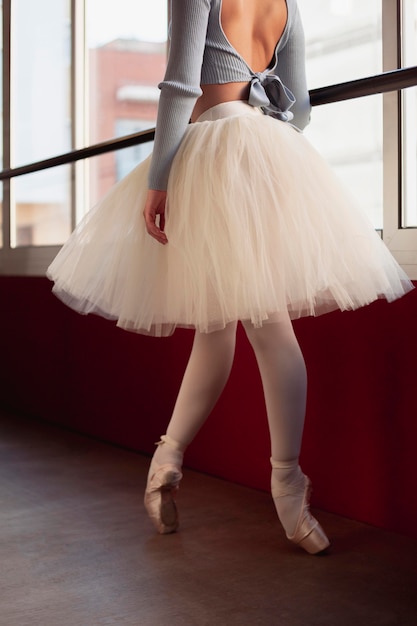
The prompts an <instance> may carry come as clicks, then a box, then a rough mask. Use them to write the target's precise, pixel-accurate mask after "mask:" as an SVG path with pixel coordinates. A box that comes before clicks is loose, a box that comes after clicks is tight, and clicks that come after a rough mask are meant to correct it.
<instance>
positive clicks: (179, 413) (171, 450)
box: [145, 323, 236, 534]
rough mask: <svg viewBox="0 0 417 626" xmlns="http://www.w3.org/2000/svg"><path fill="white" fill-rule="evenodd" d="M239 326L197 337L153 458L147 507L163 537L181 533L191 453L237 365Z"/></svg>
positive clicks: (147, 487)
mask: <svg viewBox="0 0 417 626" xmlns="http://www.w3.org/2000/svg"><path fill="white" fill-rule="evenodd" d="M235 342H236V323H232V324H228V325H227V326H226V328H224V329H223V330H220V331H215V332H212V333H208V334H203V333H198V332H196V334H195V337H194V343H193V348H192V351H191V355H190V359H189V361H188V365H187V368H186V370H185V374H184V377H183V380H182V384H181V388H180V391H179V394H178V398H177V401H176V404H175V407H174V412H173V414H172V417H171V420H170V422H169V425H168V429H167V433H166V435H163V436H162V437H161V441H160V442H159V444H158V447H157V449H156V451H155V454H154V456H153V458H152V462H151V466H150V468H149V474H148V482H147V485H146V491H145V507H146V509H147V511H148V513H149V516H150V518H151V519H152V521H153V522H154V524H155V526H156V528H157V530H158V532H160V533H162V534H165V533H171V532H174V531H175V530H177V528H178V515H177V509H176V506H175V500H174V497H175V493H176V491H177V489H178V483H179V481H180V479H181V476H182V474H181V465H182V457H183V452H184V450H185V448H186V447H187V446H188V444H189V443H190V442H191V441H192V439H193V438H194V436H195V435H196V433H197V432H198V430H199V429H200V428H201V426H202V425H203V424H204V422H205V420H206V419H207V417H208V415H209V413H210V411H211V410H212V408H213V406H214V405H215V403H216V401H217V399H218V397H219V396H220V394H221V392H222V390H223V388H224V386H225V384H226V382H227V379H228V377H229V374H230V370H231V367H232V363H233V357H234V351H235Z"/></svg>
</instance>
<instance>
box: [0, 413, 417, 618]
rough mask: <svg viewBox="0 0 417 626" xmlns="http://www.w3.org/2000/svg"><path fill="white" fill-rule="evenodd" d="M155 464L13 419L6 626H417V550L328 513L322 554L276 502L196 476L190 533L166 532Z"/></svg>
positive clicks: (3, 458)
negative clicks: (151, 493)
mask: <svg viewBox="0 0 417 626" xmlns="http://www.w3.org/2000/svg"><path fill="white" fill-rule="evenodd" d="M148 463H149V459H147V458H146V457H143V456H140V455H137V454H135V453H132V452H128V451H125V450H121V449H118V448H116V447H113V446H110V445H106V444H103V443H100V442H96V441H94V440H91V439H89V438H86V437H82V436H79V435H77V434H74V433H70V432H67V431H64V430H61V429H58V428H56V427H53V426H50V425H47V424H44V423H42V422H37V421H30V420H25V419H23V418H20V417H19V418H18V417H16V416H10V415H5V414H3V415H2V416H1V418H0V502H1V506H0V568H1V569H0V625H1V626H29V625H30V626H96V625H97V626H99V625H106V626H110V625H117V626H119V625H120V626H139V625H140V626H214V625H216V626H229V625H230V626H234V625H236V626H238V625H239V626H244V625H250V626H252V625H253V626H254V625H257V624H259V625H264V626H281V625H282V626H322V625H323V626H324V625H326V626H327V625H329V626H415V625H416V624H417V583H416V581H417V542H416V541H413V540H411V539H408V538H407V537H403V536H400V535H395V534H393V533H388V532H385V531H381V530H378V529H375V528H373V527H370V526H367V525H364V524H360V523H357V522H354V521H351V520H347V519H344V518H341V517H338V516H335V515H331V514H329V513H324V512H320V511H318V512H316V514H317V516H318V517H319V519H320V521H321V522H322V524H323V526H324V527H325V529H326V531H327V532H328V534H329V535H330V537H331V539H332V550H331V553H330V554H329V555H328V556H321V557H313V556H309V555H307V554H306V553H304V552H303V551H301V550H299V549H297V548H296V547H295V546H292V545H291V544H290V543H289V542H287V540H286V539H285V537H284V534H283V531H282V530H281V528H280V526H279V524H278V522H277V520H276V517H275V512H274V508H273V504H272V501H271V499H270V496H269V494H266V493H262V492H258V491H254V490H251V489H247V488H244V487H240V486H237V485H234V484H230V483H227V482H224V481H222V480H218V479H215V478H211V477H208V476H205V475H201V474H198V473H195V472H192V471H186V472H185V477H184V480H183V483H182V485H181V489H180V494H179V508H180V515H181V530H180V532H179V533H177V534H175V535H167V536H159V535H157V534H155V533H154V531H153V527H152V525H151V524H150V522H149V520H148V519H147V517H146V514H145V511H144V509H143V506H142V492H143V489H144V485H145V479H146V473H147V468H148ZM410 495H412V497H415V494H410Z"/></svg>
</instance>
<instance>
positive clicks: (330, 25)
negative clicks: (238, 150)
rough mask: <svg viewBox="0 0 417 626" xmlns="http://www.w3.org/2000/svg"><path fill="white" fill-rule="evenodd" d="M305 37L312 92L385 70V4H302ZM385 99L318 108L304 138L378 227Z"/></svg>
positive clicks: (373, 0)
mask: <svg viewBox="0 0 417 626" xmlns="http://www.w3.org/2000/svg"><path fill="white" fill-rule="evenodd" d="M298 4H299V7H300V10H301V13H302V17H303V24H304V30H305V35H306V57H307V79H308V86H309V88H310V89H311V88H315V87H322V86H323V85H331V84H336V83H341V82H344V81H348V80H354V79H356V78H362V77H365V76H373V75H375V74H379V73H381V71H382V31H381V28H382V4H381V2H380V0H368V1H367V2H363V0H318V1H315V2H311V0H299V2H298ZM382 122H383V108H382V97H381V96H370V97H367V98H359V99H355V100H346V101H343V102H338V103H336V104H327V105H323V106H319V107H316V108H315V109H314V110H313V112H312V121H311V124H310V125H309V126H308V127H307V129H306V131H305V134H306V136H307V137H308V138H309V139H310V140H311V141H312V143H313V144H314V145H315V146H316V147H317V149H318V150H319V152H320V153H321V154H322V155H323V156H324V157H325V158H326V160H327V161H328V162H329V163H330V164H331V165H332V167H333V169H334V170H335V171H336V173H337V174H338V176H339V178H340V179H341V180H342V181H343V183H344V184H345V185H346V186H347V187H349V189H350V191H351V192H352V194H353V195H354V196H356V198H357V200H358V202H359V204H360V205H361V207H362V208H363V209H364V210H365V211H366V212H367V214H368V217H369V218H370V220H371V221H372V223H373V225H374V226H375V228H376V229H379V230H382V228H383V168H382V163H383V123H382Z"/></svg>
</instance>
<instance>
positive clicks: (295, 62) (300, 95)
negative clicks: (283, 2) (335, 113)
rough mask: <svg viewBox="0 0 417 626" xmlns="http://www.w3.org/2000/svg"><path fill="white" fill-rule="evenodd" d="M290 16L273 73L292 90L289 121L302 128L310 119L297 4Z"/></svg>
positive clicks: (302, 40)
mask: <svg viewBox="0 0 417 626" xmlns="http://www.w3.org/2000/svg"><path fill="white" fill-rule="evenodd" d="M291 17H292V22H293V24H292V27H291V32H290V34H289V38H288V41H287V42H286V44H285V46H284V47H283V49H282V50H281V51H279V52H278V63H277V65H276V68H275V70H274V73H275V74H277V76H279V77H280V79H281V80H282V82H283V83H284V85H285V86H286V87H288V88H289V89H290V90H291V91H292V93H293V94H294V96H295V99H296V101H295V104H294V105H293V106H292V107H291V113H292V114H293V115H294V118H293V119H292V120H291V122H290V123H291V124H292V125H293V126H295V127H296V128H297V129H298V130H303V129H304V128H305V127H306V126H307V124H308V123H309V121H310V112H311V105H310V96H309V93H308V89H307V79H306V71H305V38H304V29H303V25H302V22H301V17H300V14H299V11H298V7H297V6H295V13H294V15H293V16H291Z"/></svg>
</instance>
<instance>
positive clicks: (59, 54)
mask: <svg viewBox="0 0 417 626" xmlns="http://www.w3.org/2000/svg"><path fill="white" fill-rule="evenodd" d="M11 41H12V51H11V54H12V75H11V99H12V102H11V110H12V128H11V142H12V155H13V164H12V165H13V166H17V165H24V164H26V163H31V162H33V161H38V160H40V159H44V158H47V157H50V156H54V155H57V154H61V153H62V152H65V151H67V150H70V149H71V121H70V120H71V110H70V98H69V94H70V64H71V32H70V1H69V0H37V1H36V2H33V0H14V1H13V2H12V32H11Z"/></svg>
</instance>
